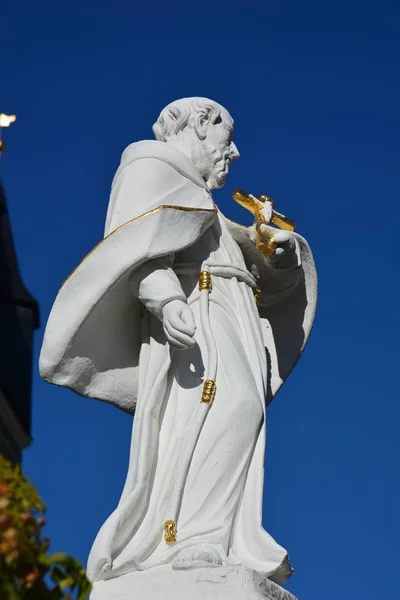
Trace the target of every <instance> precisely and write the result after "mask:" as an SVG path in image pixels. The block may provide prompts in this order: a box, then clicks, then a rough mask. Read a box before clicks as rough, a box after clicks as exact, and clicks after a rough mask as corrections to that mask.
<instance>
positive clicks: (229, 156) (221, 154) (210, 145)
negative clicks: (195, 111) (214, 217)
mask: <svg viewBox="0 0 400 600" xmlns="http://www.w3.org/2000/svg"><path fill="white" fill-rule="evenodd" d="M204 143H205V146H206V150H207V153H208V154H209V157H210V159H211V160H210V164H209V169H208V171H209V173H208V175H209V178H208V180H207V185H208V187H209V189H213V188H219V187H222V186H223V185H224V183H225V179H226V176H227V175H228V171H229V165H230V164H231V162H232V160H234V159H235V158H239V151H238V149H237V147H236V145H235V143H234V142H233V119H232V117H231V116H230V114H229V113H228V111H227V110H225V109H222V110H221V120H220V121H219V122H217V123H210V124H209V126H208V128H207V137H206V139H205V141H204Z"/></svg>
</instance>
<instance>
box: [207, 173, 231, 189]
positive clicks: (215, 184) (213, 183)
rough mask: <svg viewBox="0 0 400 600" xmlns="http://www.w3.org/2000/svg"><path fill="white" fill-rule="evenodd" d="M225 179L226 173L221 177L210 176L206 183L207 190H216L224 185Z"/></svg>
mask: <svg viewBox="0 0 400 600" xmlns="http://www.w3.org/2000/svg"><path fill="white" fill-rule="evenodd" d="M225 180H226V175H224V176H223V177H221V176H219V177H210V179H209V180H208V181H207V182H206V184H207V187H208V189H209V190H217V189H219V188H222V187H223V186H224V185H225Z"/></svg>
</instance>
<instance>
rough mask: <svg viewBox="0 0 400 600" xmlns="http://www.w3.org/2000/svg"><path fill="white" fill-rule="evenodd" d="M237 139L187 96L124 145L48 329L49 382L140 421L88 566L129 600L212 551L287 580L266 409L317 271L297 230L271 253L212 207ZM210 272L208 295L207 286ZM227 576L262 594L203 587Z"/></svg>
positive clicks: (301, 328) (210, 105) (225, 119)
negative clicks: (208, 398) (97, 223)
mask: <svg viewBox="0 0 400 600" xmlns="http://www.w3.org/2000/svg"><path fill="white" fill-rule="evenodd" d="M233 129H234V123H233V119H232V117H231V115H230V114H229V113H228V111H227V110H226V109H225V108H224V107H222V106H221V105H219V104H218V103H216V102H214V101H212V100H209V99H206V98H185V99H181V100H178V101H176V102H173V103H172V104H170V105H169V106H167V107H166V108H165V109H164V110H163V111H162V112H161V114H160V116H159V118H158V120H157V122H156V124H155V125H154V133H155V135H156V138H157V141H155V140H152V141H149V140H144V141H141V142H136V143H133V144H131V145H130V146H128V147H127V149H126V150H125V151H124V153H123V155H122V158H121V164H120V166H119V168H118V170H117V173H116V175H115V177H114V181H113V184H112V191H111V196H110V202H109V208H108V214H107V220H106V227H105V234H106V237H105V239H104V240H103V241H102V242H100V243H99V244H98V245H97V246H96V248H95V249H94V250H93V251H92V252H90V253H89V254H88V255H87V257H85V259H84V260H83V261H82V262H81V264H80V265H79V266H78V267H77V268H76V269H75V270H74V271H73V272H72V273H71V275H70V277H69V278H68V279H67V280H66V281H65V283H64V285H63V286H62V288H61V289H60V291H59V294H58V296H57V298H56V301H55V303H54V306H53V309H52V311H51V315H50V317H49V321H48V324H47V327H46V333H45V336H44V342H43V347H42V351H41V357H40V373H41V376H42V377H43V378H44V379H46V380H47V381H49V382H51V383H55V384H57V385H62V386H65V387H68V388H70V389H72V390H74V391H75V392H77V393H79V394H81V395H82V396H86V397H90V398H96V399H100V400H104V401H106V402H110V403H112V404H114V405H115V406H117V407H119V408H122V409H123V410H125V411H127V412H130V413H134V412H135V419H134V430H133V437H132V445H131V450H130V462H129V470H128V474H127V478H126V484H125V487H124V490H123V493H122V496H121V500H120V502H119V503H118V506H117V507H116V509H115V510H114V512H113V513H112V514H111V515H110V517H109V518H108V519H107V521H106V522H105V523H104V525H103V527H102V528H101V530H100V532H99V533H98V535H97V538H96V540H95V542H94V545H93V548H92V551H91V554H90V557H89V561H88V570H87V572H88V577H89V579H90V580H91V581H96V582H97V581H100V582H102V581H103V580H108V578H110V577H111V576H112V577H113V578H114V579H113V584H112V585H115V586H116V588H118V589H119V590H120V591H119V592H118V594H119V595H118V594H117V596H116V597H118V598H128V597H131V596H129V594H130V593H131V587H130V585H127V588H126V589H127V592H126V593H127V594H128V596H126V595H124V592H123V585H124V582H126V578H125V575H124V574H125V573H129V572H132V577H133V578H135V577H136V575H135V574H134V572H135V571H137V577H138V578H139V577H140V581H141V582H145V581H148V582H149V592H148V596H147V597H148V598H150V597H151V598H153V597H157V596H154V590H153V591H151V590H152V585H153V584H152V583H151V577H154V573H155V569H156V568H158V567H160V566H165V567H169V568H170V565H171V564H172V563H175V564H176V563H179V562H180V563H181V564H182V562H185V563H196V561H197V558H196V557H197V555H198V552H199V547H202V546H203V545H204V544H206V545H209V546H211V547H212V548H211V550H210V551H209V552H208V555H205V557H203V558H205V560H204V561H203V562H205V563H208V564H209V563H211V562H214V561H216V562H217V563H218V564H219V565H221V568H222V566H224V567H225V566H226V567H228V566H229V567H230V568H231V569H232V565H243V566H244V567H243V568H247V569H248V571H244V572H246V573H252V572H253V571H257V572H260V573H264V574H265V575H266V576H268V577H271V578H272V579H274V581H277V582H278V583H284V582H285V581H286V579H287V578H288V577H289V576H290V575H291V572H292V569H291V567H290V564H289V560H288V556H287V552H286V550H285V549H284V548H282V546H280V545H279V543H277V542H276V541H275V540H274V539H273V538H272V537H271V536H270V535H269V534H268V533H267V531H265V530H264V529H263V528H262V526H261V515H262V497H263V483H264V478H263V474H264V468H263V466H264V451H265V437H266V418H265V416H266V415H265V411H266V406H267V404H268V403H269V402H270V401H271V399H272V397H273V396H274V395H275V394H276V393H277V391H278V390H279V388H280V386H281V385H282V384H283V383H284V381H285V380H286V378H287V377H288V375H289V374H290V372H291V370H292V369H293V368H294V366H295V365H296V363H297V360H298V358H299V356H300V355H301V352H302V350H303V348H304V346H305V344H306V342H307V338H308V335H309V333H310V330H311V327H312V323H313V319H314V314H315V304H316V296H317V285H316V274H315V266H314V262H313V258H312V254H311V251H310V248H309V246H308V244H307V242H306V240H304V239H303V238H302V237H301V236H300V235H298V234H297V233H291V232H280V233H277V230H274V231H275V233H276V242H277V245H278V247H277V249H276V251H275V255H274V256H273V257H269V258H266V257H264V256H263V255H262V254H261V252H259V250H258V249H257V247H256V244H255V239H254V226H252V227H244V226H241V225H239V224H236V223H233V222H232V221H230V220H229V219H227V218H225V217H224V215H223V214H222V213H221V211H220V210H219V209H218V207H217V206H216V204H215V203H214V201H213V198H212V195H211V190H213V189H215V188H218V187H221V186H222V185H224V183H225V179H226V177H227V174H228V171H229V167H230V165H231V162H232V161H233V160H234V159H237V158H238V157H239V152H238V149H237V147H236V145H235V143H234V142H233ZM264 217H265V218H266V219H267V220H268V218H269V216H268V214H264ZM266 227H269V226H266ZM204 270H206V271H207V272H208V274H209V275H211V284H212V289H211V290H209V291H207V290H206V291H205V290H204V289H203V290H202V291H200V290H199V285H198V278H199V273H200V272H201V271H204ZM257 288H259V294H258V295H259V303H258V304H257V303H256V300H255V296H254V291H255V290H256V289H257ZM207 381H211V383H213V384H214V387H216V393H215V397H214V399H213V402H212V404H209V403H207V402H204V401H202V398H203V396H202V394H203V384H204V382H207ZM139 383H140V385H139ZM282 435H284V432H282ZM101 443H111V442H110V441H109V440H102V441H101ZM168 521H169V522H174V523H175V524H176V529H177V533H176V539H175V543H172V544H170V543H168V542H169V541H171V540H168V539H165V537H164V536H163V524H164V523H165V522H168ZM202 565H203V563H202ZM196 566H197V565H196ZM235 568H236V567H235ZM147 569H148V570H149V575H148V577H149V579H147V575H146V576H145V575H143V571H145V570H147ZM251 569H252V570H253V571H251ZM221 572H222V571H221ZM166 573H169V571H166ZM235 573H236V575H235ZM198 574H199V572H198V571H197V575H198ZM170 576H171V577H172V575H170ZM213 576H216V571H214V575H213ZM117 577H120V582H119V583H117V581H118V580H117V579H116V578H117ZM173 577H174V578H176V579H177V580H178V579H179V578H180V577H181V578H182V579H179V581H186V579H185V578H188V583H187V586H188V587H187V589H188V593H189V590H192V591H191V592H190V594H191V595H192V596H193V593H194V591H193V585H194V583H195V582H196V581H197V579H195V577H196V575H195V574H193V573H192V574H190V573H189V574H177V575H173ZM224 577H225V579H224ZM232 577H236V578H237V581H239V580H240V581H242V583H241V585H244V583H243V582H247V583H246V585H247V586H250V588H251V589H252V590H253V591H252V592H251V594H255V595H253V596H251V594H250V592H246V593H247V597H248V598H250V597H254V598H257V597H261V596H257V594H260V593H261V592H260V589H259V588H260V586H259V587H258V588H257V586H255V584H254V577H253V576H252V577H250V578H249V577H247V579H246V578H243V577H242V576H241V575H240V574H239V572H236V571H234V570H233V571H232V570H230V571H226V575H225V576H221V578H220V579H221V581H220V583H221V585H220V584H218V585H217V586H216V583H215V582H214V583H213V584H212V583H210V581H208V580H207V581H206V582H204V586H206V588H207V586H208V588H207V589H209V590H212V589H214V590H216V589H219V590H223V589H224V587H223V586H222V582H223V581H225V580H226V581H228V580H230V579H231V578H232ZM241 577H242V579H241ZM110 581H111V579H110ZM132 581H136V579H132ZM137 581H139V579H138V580H137ZM101 585H102V584H101V583H99V586H100V587H99V588H98V589H99V590H101V589H102V588H101ZM106 585H107V586H110V585H111V583H109V584H104V586H106ZM171 585H172V587H174V586H173V583H171ZM179 585H181V584H179ZM121 586H122V587H121ZM210 586H211V587H210ZM215 586H216V587H215ZM251 586H253V587H251ZM235 587H237V586H233V588H232V589H235ZM250 588H249V589H250ZM238 589H240V586H239V587H238ZM257 590H258V591H257ZM96 593H97V592H96ZM99 593H100V592H99ZM196 593H197V592H196ZM204 593H205V594H206V592H204ZM207 593H209V594H211V595H209V598H214V597H215V598H218V597H221V598H223V597H224V596H223V595H222V596H213V595H212V594H213V592H211V591H209V592H207ZM221 593H223V592H221ZM238 593H239V594H240V593H241V592H238ZM190 594H189V595H190ZM249 594H250V595H249ZM206 595H207V594H206ZM242 596H243V594H242V595H240V596H231V597H238V598H239V597H242ZM94 597H95V596H94ZM99 597H104V598H105V597H108V596H99ZM109 597H113V595H112V594H111V596H109ZM138 597H143V596H140V595H139V596H138ZM158 597H161V596H158ZM163 597H164V596H163ZM171 597H172V596H171ZM174 597H175V596H174ZM204 597H206V596H204ZM267 597H268V596H267ZM277 597H279V596H277Z"/></svg>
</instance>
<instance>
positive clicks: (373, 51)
mask: <svg viewBox="0 0 400 600" xmlns="http://www.w3.org/2000/svg"><path fill="white" fill-rule="evenodd" d="M261 6H262V8H260V7H261ZM1 12H2V14H1V20H2V22H1V37H0V47H1V54H0V57H1V69H0V86H1V87H0V90H1V94H0V109H1V110H2V111H5V112H15V113H17V115H18V121H17V123H16V124H14V125H13V126H12V128H10V130H9V131H6V136H7V137H6V141H7V144H8V148H7V151H6V154H5V156H4V162H3V169H2V170H3V180H4V184H5V187H6V191H7V194H8V199H9V208H10V213H11V217H12V224H13V229H14V234H15V240H16V244H17V248H18V253H19V260H20V265H21V270H22V273H23V276H24V279H25V282H26V284H27V286H28V288H29V290H30V291H31V292H32V293H34V295H35V296H36V297H37V298H38V300H39V302H40V308H41V314H42V325H44V324H45V321H46V318H47V315H48V313H49V310H50V308H51V305H52V302H53V299H54V297H55V295H56V293H57V290H58V288H59V286H60V284H61V282H62V281H63V279H64V278H65V277H66V276H67V274H68V273H69V272H70V271H71V270H72V269H73V268H74V267H75V265H76V264H77V263H78V262H79V261H80V260H81V258H82V257H83V256H84V254H86V252H88V251H89V250H90V249H91V248H92V246H94V244H96V243H97V241H99V239H100V238H101V235H102V230H103V223H104V217H105V211H106V206H107V201H108V192H109V186H110V182H111V179H112V176H113V173H114V170H115V169H116V167H117V165H118V161H119V157H120V153H121V151H122V150H123V148H124V147H125V146H126V145H127V144H129V143H130V142H132V141H135V140H140V139H143V138H149V137H151V136H152V132H151V125H152V123H153V122H154V120H155V118H156V117H157V115H158V113H159V111H160V110H161V109H162V108H163V107H164V106H165V105H166V104H167V103H168V102H170V101H172V100H174V99H176V98H179V97H182V96H191V95H201V96H209V97H211V98H213V99H215V100H218V101H219V102H220V103H222V104H224V105H225V106H226V107H227V108H228V109H229V110H230V112H231V113H232V115H233V116H234V118H235V120H236V142H237V145H238V147H239V149H240V151H241V155H242V156H241V159H240V160H239V161H238V162H236V163H235V164H234V165H232V169H231V174H230V177H229V178H228V182H227V185H226V187H225V189H223V190H222V191H219V192H217V193H216V195H215V199H216V201H217V203H218V204H219V205H220V207H221V208H222V210H223V212H225V213H226V214H227V215H228V216H229V217H231V218H233V219H235V220H239V221H242V222H243V223H248V215H247V214H246V213H245V211H244V210H243V209H241V208H240V207H237V206H235V205H234V204H233V202H232V201H231V200H230V194H231V191H232V190H233V188H234V187H236V186H240V187H244V188H245V189H248V190H251V191H253V192H254V193H266V194H268V195H271V196H272V197H274V198H275V199H276V201H277V203H278V206H279V208H281V210H282V211H283V212H286V214H288V215H289V216H290V217H291V218H293V219H295V220H296V221H297V223H298V230H299V232H301V233H302V234H303V235H304V236H305V237H307V238H308V240H309V242H310V244H311V246H312V248H313V251H314V254H315V258H316V263H317V267H318V272H319V278H320V296H319V309H318V315H317V319H316V324H315V328H314V332H313V334H312V336H311V339H310V342H309V345H308V347H307V349H306V352H305V354H304V356H303V358H302V359H301V361H300V363H299V365H298V367H297V368H296V370H295V372H294V373H293V375H292V376H291V378H290V380H289V381H288V382H287V384H286V385H285V387H284V389H283V391H282V392H281V393H280V394H279V396H278V397H277V398H276V399H275V401H274V402H273V405H272V407H271V409H270V411H269V424H268V430H269V435H268V444H267V462H266V486H265V503H264V522H265V526H266V527H267V529H268V530H269V531H270V532H271V533H272V534H273V535H274V536H275V537H276V538H277V539H278V540H279V542H280V543H281V544H282V545H284V546H285V547H287V548H288V549H289V551H290V554H291V557H292V561H293V564H294V567H295V569H296V572H295V575H294V577H293V578H292V580H291V581H290V583H289V584H288V588H289V589H290V590H292V591H293V592H294V593H295V594H296V595H298V596H299V598H300V599H302V600H320V599H321V598H323V599H324V600H337V599H338V598H340V600H347V599H349V600H350V599H351V600H353V599H354V598H362V599H363V600H372V599H375V598H376V597H377V595H379V597H382V598H386V597H391V598H394V597H396V596H397V594H398V586H399V583H398V578H397V576H396V572H398V563H399V559H400V556H399V554H400V553H399V548H400V543H399V538H400V528H399V519H398V510H399V496H400V494H399V489H400V483H399V476H398V473H399V467H398V465H399V450H400V448H399V441H398V440H399V424H400V399H399V393H398V388H399V383H398V382H399V380H398V371H399V368H398V358H399V351H398V345H399V339H400V337H399V334H400V331H399V318H398V306H399V300H398V296H399V269H398V262H399V261H398V252H399V235H398V231H399V222H398V218H399V200H400V198H399V187H400V178H399V165H400V161H399V158H400V156H399V125H400V119H399V110H400V82H399V63H400V44H399V41H398V39H399V29H400V5H399V2H396V1H394V0H393V1H390V0H380V1H378V0H376V1H370V0H363V1H357V0H347V1H346V2H343V1H342V0H338V1H335V2H316V1H315V2H308V1H302V2H299V1H295V0H287V1H285V0H281V1H277V0H276V1H275V2H271V1H267V0H265V1H264V2H263V3H261V2H259V3H255V4H253V3H252V2H251V1H248V2H244V3H240V6H239V7H236V6H235V4H234V3H233V4H232V3H227V2H225V3H223V4H218V3H215V4H213V3H204V2H196V3H188V2H181V1H176V2H172V3H165V4H161V3H160V4H158V3H152V2H148V3H144V4H137V3H135V2H132V1H129V2H128V1H127V2H125V1H122V0H114V2H101V1H98V2H89V1H86V2H78V1H77V0H70V1H69V2H65V1H64V2H63V1H59V2H50V1H49V0H40V1H39V2H28V1H27V0H21V1H20V2H11V0H5V4H4V2H3V4H2V10H1ZM396 38H397V39H396ZM42 335H43V329H41V330H40V331H39V332H38V333H37V334H36V351H35V364H34V371H35V375H34V389H33V435H34V443H33V445H32V447H31V448H30V449H29V450H27V451H26V453H25V458H24V468H25V471H26V473H27V474H28V475H29V477H30V478H31V479H32V481H33V482H35V483H36V484H37V485H38V487H39V489H40V492H41V494H42V496H43V498H44V500H45V501H46V503H47V505H48V522H49V526H48V535H49V536H50V537H51V539H52V542H53V549H55V550H57V549H60V550H65V551H67V552H70V553H71V554H73V555H75V556H77V557H78V558H80V559H81V560H82V561H85V560H86V556H87V553H88V551H89V548H90V545H91V543H92V540H93V539H94V537H95V535H96V533H97V530H98V528H99V527H100V525H101V524H102V522H103V521H104V519H105V518H106V517H107V516H108V514H109V513H110V512H111V511H112V510H113V508H114V507H115V505H116V503H117V501H118V498H119V495H120V492H121V488H122V485H123V481H124V476H125V472H126V468H127V457H128V449H129V440H130V429H131V421H130V418H129V417H128V416H127V415H125V414H123V413H120V412H119V411H118V410H117V409H115V408H112V407H109V406H107V405H104V404H101V403H99V402H95V401H91V400H86V399H82V398H80V397H78V396H76V395H74V394H73V393H72V392H70V391H67V390H63V389H57V388H55V387H53V386H49V385H48V384H46V383H44V382H42V381H40V379H39V376H38V373H37V356H38V352H39V347H40V344H41V339H42Z"/></svg>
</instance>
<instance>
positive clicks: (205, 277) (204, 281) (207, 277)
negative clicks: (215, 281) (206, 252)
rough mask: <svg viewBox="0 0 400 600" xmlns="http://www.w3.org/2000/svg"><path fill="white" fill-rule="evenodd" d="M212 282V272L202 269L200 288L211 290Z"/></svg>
mask: <svg viewBox="0 0 400 600" xmlns="http://www.w3.org/2000/svg"><path fill="white" fill-rule="evenodd" d="M211 289H212V283H211V273H209V272H208V271H200V275H199V290H200V291H202V290H208V291H209V292H211Z"/></svg>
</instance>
